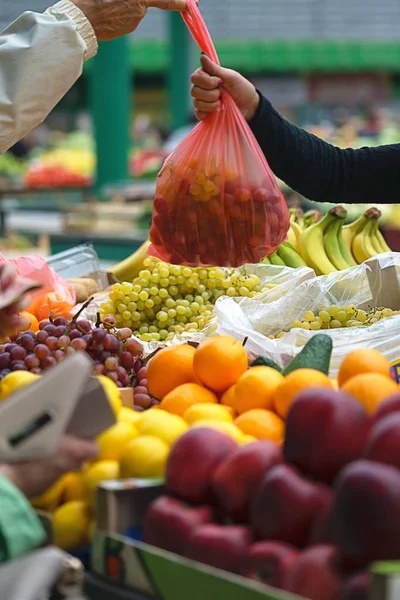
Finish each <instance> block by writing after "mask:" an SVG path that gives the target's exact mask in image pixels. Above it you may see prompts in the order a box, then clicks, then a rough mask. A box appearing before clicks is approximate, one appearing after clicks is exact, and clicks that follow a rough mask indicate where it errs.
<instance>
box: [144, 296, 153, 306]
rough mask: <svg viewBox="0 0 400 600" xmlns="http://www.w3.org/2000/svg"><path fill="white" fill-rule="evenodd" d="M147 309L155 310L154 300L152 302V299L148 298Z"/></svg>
mask: <svg viewBox="0 0 400 600" xmlns="http://www.w3.org/2000/svg"><path fill="white" fill-rule="evenodd" d="M144 305H145V307H146V308H153V306H154V300H152V299H151V298H148V299H147V300H146V302H145V303H144Z"/></svg>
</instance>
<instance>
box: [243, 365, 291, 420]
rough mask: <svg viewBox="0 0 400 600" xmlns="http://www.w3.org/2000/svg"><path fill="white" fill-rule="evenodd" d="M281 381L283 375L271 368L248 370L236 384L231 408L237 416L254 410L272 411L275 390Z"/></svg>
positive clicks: (261, 367)
mask: <svg viewBox="0 0 400 600" xmlns="http://www.w3.org/2000/svg"><path fill="white" fill-rule="evenodd" d="M283 380H284V379H283V375H281V373H279V372H278V371H277V370H276V369H272V368H271V367H263V366H259V367H253V368H252V369H249V370H248V371H246V372H245V373H244V374H243V375H242V376H241V378H240V379H239V381H238V382H237V384H236V387H235V397H234V399H233V401H232V406H233V407H234V408H235V409H236V410H237V412H238V413H239V414H242V413H244V412H246V411H248V410H252V409H256V408H263V409H265V410H272V409H273V408H274V394H275V390H276V388H277V387H278V385H279V384H280V383H282V381H283Z"/></svg>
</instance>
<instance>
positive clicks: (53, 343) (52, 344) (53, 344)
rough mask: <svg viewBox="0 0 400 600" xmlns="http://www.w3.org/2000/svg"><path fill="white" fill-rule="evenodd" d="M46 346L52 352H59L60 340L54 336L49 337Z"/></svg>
mask: <svg viewBox="0 0 400 600" xmlns="http://www.w3.org/2000/svg"><path fill="white" fill-rule="evenodd" d="M46 346H47V347H48V348H49V349H50V350H57V348H58V339H57V338H56V337H54V336H53V335H52V336H50V337H48V338H47V340H46Z"/></svg>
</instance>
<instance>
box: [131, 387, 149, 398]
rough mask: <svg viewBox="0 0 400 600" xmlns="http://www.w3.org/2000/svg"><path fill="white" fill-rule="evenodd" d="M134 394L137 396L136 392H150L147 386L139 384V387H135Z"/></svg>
mask: <svg viewBox="0 0 400 600" xmlns="http://www.w3.org/2000/svg"><path fill="white" fill-rule="evenodd" d="M133 391H134V394H135V398H136V394H139V395H140V394H148V393H149V390H148V389H147V388H145V387H143V386H142V385H138V386H137V387H135V389H134V390H133Z"/></svg>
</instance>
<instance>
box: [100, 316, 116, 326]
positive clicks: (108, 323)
mask: <svg viewBox="0 0 400 600" xmlns="http://www.w3.org/2000/svg"><path fill="white" fill-rule="evenodd" d="M103 324H104V325H105V326H106V327H107V328H108V327H115V325H116V324H117V321H116V320H115V317H113V316H112V315H108V316H107V317H105V318H104V320H103Z"/></svg>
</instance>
